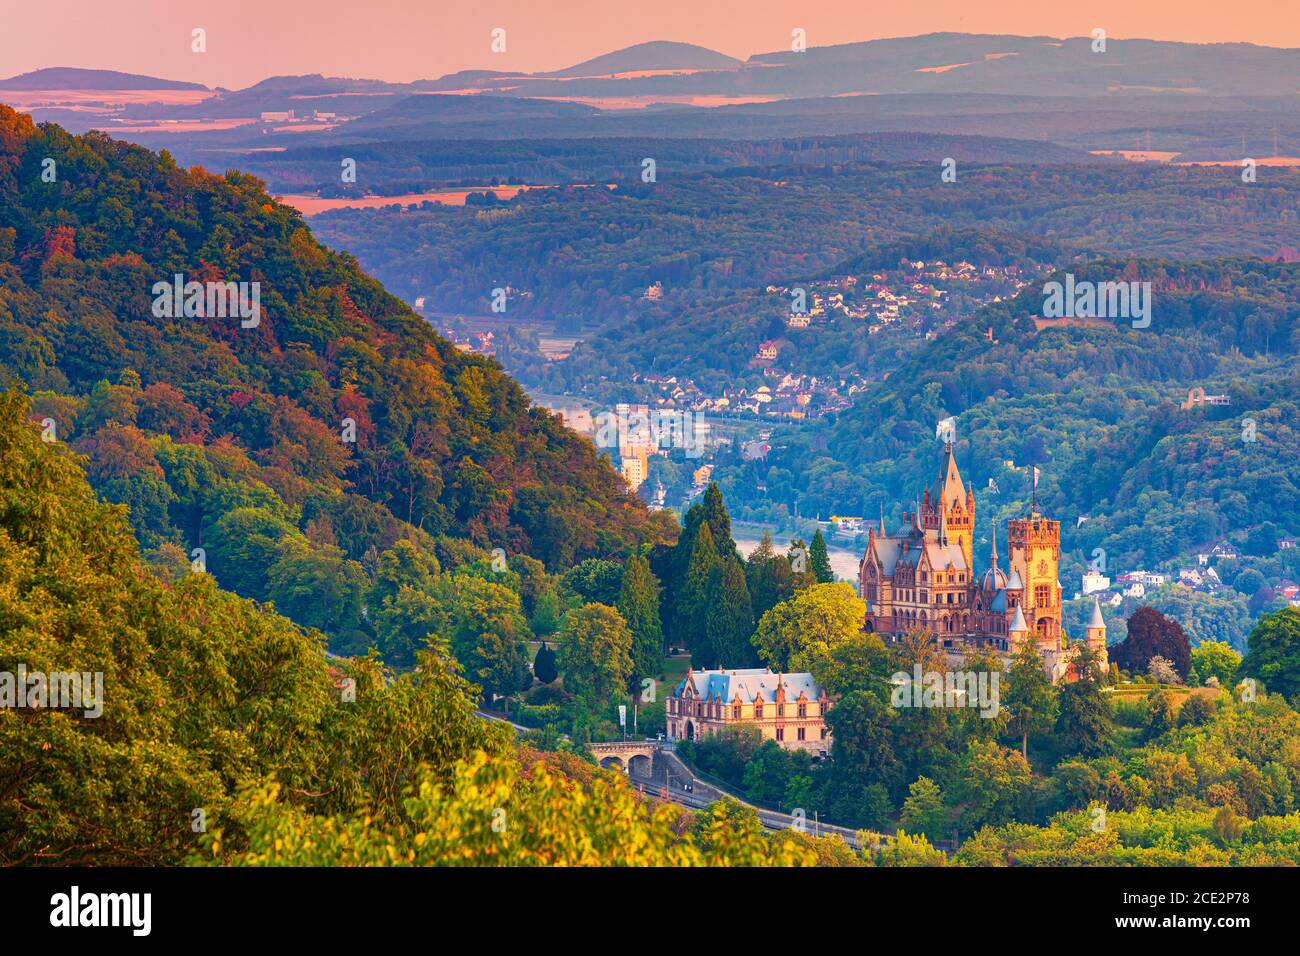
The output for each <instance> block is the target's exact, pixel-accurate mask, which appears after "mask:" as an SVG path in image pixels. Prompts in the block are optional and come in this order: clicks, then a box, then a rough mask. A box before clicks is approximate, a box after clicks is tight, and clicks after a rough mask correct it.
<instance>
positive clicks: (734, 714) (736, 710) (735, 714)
mask: <svg viewBox="0 0 1300 956" xmlns="http://www.w3.org/2000/svg"><path fill="white" fill-rule="evenodd" d="M731 719H732V720H740V705H739V704H736V705H735V706H733V707H732V708H731Z"/></svg>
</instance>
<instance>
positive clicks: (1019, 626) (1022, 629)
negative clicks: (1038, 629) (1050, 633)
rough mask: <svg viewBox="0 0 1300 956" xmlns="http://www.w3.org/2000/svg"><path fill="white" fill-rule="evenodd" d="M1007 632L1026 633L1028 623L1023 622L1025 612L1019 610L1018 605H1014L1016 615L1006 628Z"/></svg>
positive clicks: (1027, 631)
mask: <svg viewBox="0 0 1300 956" xmlns="http://www.w3.org/2000/svg"><path fill="white" fill-rule="evenodd" d="M1007 633H1008V634H1027V633H1029V625H1028V624H1026V623H1025V614H1024V612H1023V611H1022V610H1020V605H1019V604H1017V605H1016V616H1015V618H1014V619H1013V620H1012V621H1011V627H1009V628H1007Z"/></svg>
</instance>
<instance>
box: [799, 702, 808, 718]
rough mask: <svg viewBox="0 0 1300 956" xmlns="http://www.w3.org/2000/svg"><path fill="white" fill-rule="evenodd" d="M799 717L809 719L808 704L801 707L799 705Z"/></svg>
mask: <svg viewBox="0 0 1300 956" xmlns="http://www.w3.org/2000/svg"><path fill="white" fill-rule="evenodd" d="M799 716H800V717H807V716H808V705H807V704H800V705H799Z"/></svg>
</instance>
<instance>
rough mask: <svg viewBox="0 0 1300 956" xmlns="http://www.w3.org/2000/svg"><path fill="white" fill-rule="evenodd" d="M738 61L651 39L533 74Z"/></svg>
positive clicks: (704, 66) (719, 66)
mask: <svg viewBox="0 0 1300 956" xmlns="http://www.w3.org/2000/svg"><path fill="white" fill-rule="evenodd" d="M741 65H742V62H741V61H740V60H737V59H736V58H735V57H730V56H727V55H726V54H725V53H719V52H717V51H716V50H710V49H708V48H707V47H702V46H697V45H696V44H694V43H677V42H674V41H671V40H651V41H650V42H648V43H637V44H635V45H633V46H629V47H625V48H624V49H622V50H615V51H614V52H612V53H606V54H604V55H602V56H598V57H594V58H593V59H590V60H585V61H583V62H582V63H577V64H574V65H573V66H570V67H567V68H566V69H563V70H556V71H555V72H553V73H543V74H535V75H539V76H601V75H605V74H609V73H631V72H636V71H643V70H729V69H737V68H739V67H740V66H741Z"/></svg>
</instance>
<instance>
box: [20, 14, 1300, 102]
mask: <svg viewBox="0 0 1300 956" xmlns="http://www.w3.org/2000/svg"><path fill="white" fill-rule="evenodd" d="M1072 6H1073V9H1072V10H1071V9H1042V8H1041V5H1040V4H1039V3H1038V2H1037V0H999V2H995V3H985V4H980V5H979V6H978V8H976V9H972V5H971V4H969V3H967V2H962V0H937V2H935V3H932V4H929V5H927V6H926V7H925V8H924V9H909V10H896V9H890V8H885V9H881V10H864V9H862V8H861V7H860V6H859V5H857V4H851V3H848V2H840V0H834V2H824V3H814V4H794V3H783V2H771V0H749V2H737V0H720V2H718V3H716V4H715V5H713V6H712V7H711V8H709V9H707V10H705V9H701V7H700V5H698V4H694V3H687V2H685V0H663V2H661V3H659V4H657V5H656V6H654V7H653V8H649V7H646V8H643V7H638V6H635V5H619V6H614V7H611V6H607V5H597V4H594V3H591V2H589V0H587V2H582V0H558V2H555V3H552V4H549V5H548V8H547V9H546V10H542V9H539V8H538V7H537V6H536V5H534V4H531V3H525V2H523V0H499V2H497V3H495V4H493V5H492V7H491V9H481V8H476V9H468V8H464V7H454V6H453V7H449V8H445V9H438V8H435V7H431V6H428V5H424V4H416V3H413V2H411V0H370V2H368V3H366V4H364V5H357V4H354V3H352V2H351V0H283V2H281V3H278V4H275V5H274V6H271V5H268V4H266V3H264V2H254V0H227V2H226V3H224V4H222V6H221V7H220V8H211V7H208V6H207V5H205V4H202V3H199V2H196V0H180V2H169V0H117V2H116V3H114V4H113V5H112V8H111V9H110V8H109V7H108V5H105V4H102V3H100V2H99V0H68V2H66V3H63V4H60V5H57V6H52V5H51V6H44V7H42V6H37V5H26V6H24V7H21V8H18V9H13V10H11V11H8V12H7V14H6V19H7V22H8V24H9V25H10V27H11V28H10V29H8V30H6V31H5V33H4V34H3V35H0V62H2V63H4V64H5V65H4V67H3V75H4V76H6V77H7V76H13V75H17V74H21V73H28V72H31V71H33V70H38V69H43V68H50V67H77V68H83V69H100V70H117V71H120V72H124V73H138V74H146V75H151V76H157V77H160V78H163V79H168V80H178V81H187V82H196V83H202V84H204V85H205V86H209V87H218V86H220V87H226V88H231V89H234V88H241V87H246V86H249V85H252V84H254V83H256V82H258V81H260V80H263V79H265V78H266V77H268V76H274V75H291V74H310V73H321V74H324V75H327V76H344V77H352V78H358V79H378V80H388V81H392V82H407V81H411V80H416V79H429V78H434V77H438V76H442V75H445V74H448V73H454V72H457V71H460V70H501V71H513V72H540V71H546V70H557V69H563V68H565V67H568V66H572V65H574V64H577V63H580V62H582V61H584V60H588V59H591V58H593V57H596V56H600V55H602V54H605V53H609V52H611V51H614V50H618V49H622V48H625V47H629V46H633V45H635V44H638V43H644V42H648V41H653V40H672V41H678V42H684V43H693V44H697V45H699V46H703V47H707V48H709V49H711V50H716V51H717V52H719V53H724V54H727V55H728V56H732V57H735V58H736V59H739V60H744V59H747V58H748V57H750V56H752V55H755V54H759V53H772V52H778V51H782V50H787V49H789V46H790V35H791V31H792V30H793V29H795V28H801V29H803V30H804V31H805V32H806V36H807V45H808V46H809V47H810V48H811V47H820V46H833V45H837V44H845V43H856V42H863V41H867V40H877V39H887V38H892V37H909V36H917V35H923V34H928V33H973V34H1009V35H1018V36H1051V37H1056V38H1063V37H1080V36H1087V35H1089V34H1090V32H1091V31H1092V29H1093V28H1095V27H1101V28H1103V29H1105V30H1106V33H1107V36H1108V37H1110V38H1112V39H1116V40H1123V39H1147V40H1163V41H1173V42H1189V43H1251V44H1254V45H1257V46H1262V47H1271V48H1281V49H1290V48H1297V47H1300V7H1297V6H1296V5H1295V4H1294V3H1292V2H1291V0H1261V2H1259V3H1256V4H1253V5H1252V6H1251V7H1250V8H1249V9H1250V12H1251V15H1250V16H1242V15H1239V14H1238V13H1237V11H1236V10H1232V9H1229V8H1225V7H1223V6H1214V7H1209V8H1205V9H1190V8H1189V6H1188V4H1186V3H1184V2H1178V0H1098V2H1092V3H1089V4H1087V5H1086V7H1085V5H1083V4H1074V5H1072ZM496 27H502V28H504V29H505V30H506V50H505V52H503V53H493V52H492V51H491V49H490V44H491V33H492V30H493V29H494V28H496ZM194 28H202V29H204V30H205V31H206V34H207V51H206V52H204V53H194V52H192V51H191V49H190V39H191V31H192V30H193V29H194ZM1297 85H1298V86H1300V82H1298V83H1297Z"/></svg>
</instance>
